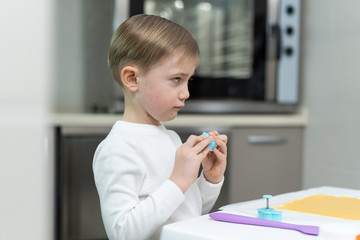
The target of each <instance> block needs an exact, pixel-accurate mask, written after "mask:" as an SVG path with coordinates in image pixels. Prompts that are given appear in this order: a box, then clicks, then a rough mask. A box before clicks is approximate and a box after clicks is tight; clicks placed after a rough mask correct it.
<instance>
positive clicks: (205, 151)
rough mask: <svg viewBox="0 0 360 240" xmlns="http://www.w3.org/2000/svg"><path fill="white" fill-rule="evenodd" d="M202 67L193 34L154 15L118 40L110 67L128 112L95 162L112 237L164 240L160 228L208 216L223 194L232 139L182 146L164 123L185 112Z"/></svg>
mask: <svg viewBox="0 0 360 240" xmlns="http://www.w3.org/2000/svg"><path fill="white" fill-rule="evenodd" d="M198 61H199V48H198V45H197V43H196V41H195V40H194V38H193V37H192V36H191V34H190V33H189V32H188V31H186V30H185V29H184V28H182V27H181V26H179V25H177V24H175V23H173V22H171V21H168V20H166V19H163V18H160V17H157V16H149V15H143V14H142V15H136V16H133V17H131V18H129V19H128V20H127V21H125V22H124V23H123V24H121V25H120V26H119V28H118V29H117V30H116V32H115V33H114V35H113V38H112V40H111V43H110V47H109V54H108V62H109V66H110V68H111V70H112V72H113V76H114V79H115V80H116V81H117V82H118V83H119V84H120V86H121V87H122V89H123V92H124V96H125V111H124V114H123V117H122V119H121V120H119V121H117V122H116V123H115V124H114V126H113V128H112V130H111V131H110V133H109V135H108V136H107V137H106V139H105V140H104V141H103V142H102V143H101V144H100V145H99V146H98V148H97V150H96V152H95V156H94V161H93V170H94V176H95V183H96V187H97V190H98V193H99V197H100V203H101V211H102V216H103V221H104V225H105V229H106V232H107V235H108V237H109V238H110V239H159V237H160V235H161V228H162V226H163V225H165V224H168V223H171V222H175V221H180V220H184V219H187V218H192V217H196V216H199V215H202V214H205V213H207V212H208V211H209V210H210V209H211V208H212V206H213V205H214V203H215V201H216V199H217V197H218V195H219V192H220V189H221V186H222V184H223V181H224V177H223V176H224V171H225V168H226V158H227V146H226V143H227V137H226V136H225V135H220V134H219V133H218V132H216V131H212V132H210V137H208V138H207V137H206V136H204V135H199V136H195V135H192V136H190V137H189V138H188V139H187V141H186V142H185V143H184V144H182V143H181V140H180V138H179V136H178V135H177V134H176V133H175V132H174V131H170V130H167V129H166V128H165V127H164V125H163V124H162V122H166V121H170V120H172V119H174V118H175V117H176V116H177V114H178V112H179V111H180V110H181V108H183V107H184V104H185V100H186V99H188V98H189V91H188V81H189V80H190V79H191V76H192V75H193V74H194V72H195V68H196V66H197V64H198ZM213 139H215V141H216V144H217V146H218V147H217V148H215V149H214V150H213V151H212V152H211V151H210V147H209V146H208V144H209V143H210V142H211V141H212V140H213ZM201 164H202V166H203V171H202V173H201V174H200V176H198V171H199V168H200V165H201Z"/></svg>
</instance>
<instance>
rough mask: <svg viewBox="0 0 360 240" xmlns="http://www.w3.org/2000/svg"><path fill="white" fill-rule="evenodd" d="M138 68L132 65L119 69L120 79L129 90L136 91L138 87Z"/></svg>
mask: <svg viewBox="0 0 360 240" xmlns="http://www.w3.org/2000/svg"><path fill="white" fill-rule="evenodd" d="M137 77H138V69H137V68H136V67H134V66H125V67H124V68H123V69H122V70H121V81H122V83H123V85H124V87H126V88H127V89H129V90H130V91H131V92H136V91H137V89H138V81H137Z"/></svg>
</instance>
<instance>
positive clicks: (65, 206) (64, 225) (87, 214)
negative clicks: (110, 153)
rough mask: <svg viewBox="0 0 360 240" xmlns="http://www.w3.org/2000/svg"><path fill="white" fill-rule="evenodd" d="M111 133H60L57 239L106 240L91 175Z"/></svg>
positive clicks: (77, 130)
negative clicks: (98, 152) (96, 154)
mask: <svg viewBox="0 0 360 240" xmlns="http://www.w3.org/2000/svg"><path fill="white" fill-rule="evenodd" d="M108 131H109V129H99V128H96V129H91V128H90V129H84V128H58V129H57V181H56V182H57V188H56V189H57V198H56V199H57V204H56V206H57V217H56V232H57V233H56V235H57V236H56V239H58V240H70V239H71V240H75V239H76V240H90V239H96V240H102V239H107V236H106V233H105V229H104V225H103V222H102V218H101V212H100V202H99V197H98V194H97V191H96V187H95V183H94V176H93V172H92V160H93V156H94V152H95V149H96V147H97V145H98V144H99V143H100V142H101V141H102V140H103V139H104V138H105V136H106V135H105V133H106V132H108Z"/></svg>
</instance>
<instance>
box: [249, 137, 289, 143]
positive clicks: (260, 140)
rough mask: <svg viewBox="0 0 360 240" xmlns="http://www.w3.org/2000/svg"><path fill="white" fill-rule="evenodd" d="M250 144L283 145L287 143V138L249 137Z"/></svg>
mask: <svg viewBox="0 0 360 240" xmlns="http://www.w3.org/2000/svg"><path fill="white" fill-rule="evenodd" d="M247 141H248V143H250V144H281V143H285V142H286V138H285V137H281V136H255V135H253V136H248V138H247Z"/></svg>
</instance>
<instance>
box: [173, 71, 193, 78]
mask: <svg viewBox="0 0 360 240" xmlns="http://www.w3.org/2000/svg"><path fill="white" fill-rule="evenodd" d="M194 74H195V72H194V73H192V74H188V73H184V72H178V73H174V74H171V75H172V76H176V75H180V76H183V77H188V76H193V75H194Z"/></svg>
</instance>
